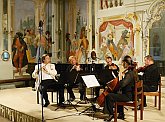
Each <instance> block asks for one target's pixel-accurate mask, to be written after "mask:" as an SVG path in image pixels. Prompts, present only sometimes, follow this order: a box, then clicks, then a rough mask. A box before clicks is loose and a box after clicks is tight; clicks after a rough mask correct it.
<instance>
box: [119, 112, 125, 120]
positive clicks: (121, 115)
mask: <svg viewBox="0 0 165 122" xmlns="http://www.w3.org/2000/svg"><path fill="white" fill-rule="evenodd" d="M124 116H125V115H124V113H119V115H118V117H117V118H118V119H122V120H124V119H125V118H124Z"/></svg>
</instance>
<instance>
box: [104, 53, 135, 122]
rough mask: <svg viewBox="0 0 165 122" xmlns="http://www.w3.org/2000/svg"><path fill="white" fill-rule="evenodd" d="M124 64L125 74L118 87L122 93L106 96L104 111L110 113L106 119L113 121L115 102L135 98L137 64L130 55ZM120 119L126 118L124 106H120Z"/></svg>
mask: <svg viewBox="0 0 165 122" xmlns="http://www.w3.org/2000/svg"><path fill="white" fill-rule="evenodd" d="M122 65H123V67H124V69H125V71H124V73H125V74H124V76H123V78H122V80H120V82H119V86H118V88H119V89H120V90H121V92H122V93H119V92H118V93H109V94H108V95H107V96H106V97H105V103H104V108H103V111H104V113H105V114H109V117H108V118H106V119H105V121H111V120H112V119H113V118H114V113H113V107H114V103H115V102H127V101H131V100H132V98H133V94H132V93H133V91H134V89H132V88H133V86H134V83H135V79H137V78H138V75H137V71H136V70H134V69H135V66H134V64H133V61H132V59H131V57H130V56H128V55H127V56H125V57H124V59H123V61H122ZM118 112H119V115H118V119H124V110H123V106H119V107H118Z"/></svg>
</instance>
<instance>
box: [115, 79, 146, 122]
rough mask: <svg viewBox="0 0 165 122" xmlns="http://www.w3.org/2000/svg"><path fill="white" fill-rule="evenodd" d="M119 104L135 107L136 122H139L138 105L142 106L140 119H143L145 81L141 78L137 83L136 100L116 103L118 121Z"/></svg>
mask: <svg viewBox="0 0 165 122" xmlns="http://www.w3.org/2000/svg"><path fill="white" fill-rule="evenodd" d="M118 105H122V106H131V107H134V122H137V109H138V108H137V107H138V106H140V120H143V81H142V80H140V81H137V82H136V83H135V91H134V101H129V102H116V103H115V113H114V122H117V106H118Z"/></svg>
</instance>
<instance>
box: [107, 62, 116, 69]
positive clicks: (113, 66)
mask: <svg viewBox="0 0 165 122" xmlns="http://www.w3.org/2000/svg"><path fill="white" fill-rule="evenodd" d="M109 69H112V70H115V69H117V66H116V65H115V64H114V63H112V64H111V65H109Z"/></svg>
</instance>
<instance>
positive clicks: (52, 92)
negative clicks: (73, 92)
mask: <svg viewBox="0 0 165 122" xmlns="http://www.w3.org/2000/svg"><path fill="white" fill-rule="evenodd" d="M51 96H52V103H53V92H51Z"/></svg>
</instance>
